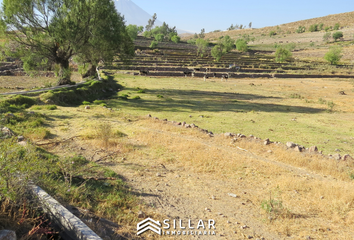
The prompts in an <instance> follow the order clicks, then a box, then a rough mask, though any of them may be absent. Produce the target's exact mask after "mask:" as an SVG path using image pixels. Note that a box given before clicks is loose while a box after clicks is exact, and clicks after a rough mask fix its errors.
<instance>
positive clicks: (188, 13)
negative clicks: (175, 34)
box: [0, 0, 354, 33]
mask: <svg viewBox="0 0 354 240" xmlns="http://www.w3.org/2000/svg"><path fill="white" fill-rule="evenodd" d="M132 1H133V2H134V3H135V4H136V5H138V6H139V7H141V8H142V9H144V10H145V11H146V12H148V13H149V14H151V15H152V14H154V13H156V14H157V18H158V20H160V21H161V22H166V23H167V24H169V26H176V27H177V28H179V29H183V30H187V31H191V32H198V33H199V32H200V30H201V29H202V28H205V30H206V32H210V31H213V30H217V29H219V30H226V29H227V28H228V27H230V25H231V24H234V25H235V24H243V25H247V26H248V24H249V23H250V22H252V27H254V28H261V27H266V26H275V25H279V24H283V23H289V22H294V21H298V20H304V19H309V18H315V17H322V16H326V15H329V14H336V13H343V12H351V11H354V1H353V0H322V1H319V0H316V1H312V0H308V1H305V0H295V1H294V0H282V1H280V0H268V1H265V0H263V1H259V0H257V1H256V0H253V1H245V0H244V1H240V0H204V1H201V0H199V1H193V0H172V1H169V0H132ZM0 3H1V4H2V0H0ZM353 25H354V23H353Z"/></svg>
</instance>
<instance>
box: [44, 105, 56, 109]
mask: <svg viewBox="0 0 354 240" xmlns="http://www.w3.org/2000/svg"><path fill="white" fill-rule="evenodd" d="M46 109H48V110H56V109H57V106H56V105H48V106H46Z"/></svg>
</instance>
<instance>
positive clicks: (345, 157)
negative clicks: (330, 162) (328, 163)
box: [342, 154, 353, 161]
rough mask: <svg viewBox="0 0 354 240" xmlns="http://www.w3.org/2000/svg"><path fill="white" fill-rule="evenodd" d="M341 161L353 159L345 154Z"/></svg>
mask: <svg viewBox="0 0 354 240" xmlns="http://www.w3.org/2000/svg"><path fill="white" fill-rule="evenodd" d="M342 160H343V161H352V160H353V158H352V156H350V155H349V154H345V155H344V156H343V157H342Z"/></svg>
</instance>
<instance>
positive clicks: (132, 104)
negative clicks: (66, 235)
mask: <svg viewBox="0 0 354 240" xmlns="http://www.w3.org/2000/svg"><path fill="white" fill-rule="evenodd" d="M115 79H116V80H118V82H119V83H120V84H122V85H123V86H124V89H123V90H122V91H121V92H119V94H118V96H124V94H127V95H128V100H123V99H118V98H113V99H110V100H105V102H106V104H107V107H108V108H104V107H102V106H94V105H92V106H91V109H84V106H79V107H58V109H57V110H53V111H48V110H45V109H43V108H40V107H38V106H33V107H32V108H31V109H30V110H34V111H36V112H41V113H46V115H47V116H48V119H49V120H48V122H47V125H48V129H49V130H50V132H51V133H52V135H53V136H55V139H54V140H60V139H68V138H71V137H73V136H78V137H76V138H73V139H72V140H71V141H69V142H65V143H63V144H59V145H53V146H52V145H48V147H47V150H48V151H50V152H52V153H55V154H57V155H59V156H71V155H77V154H79V155H82V156H84V157H86V158H87V159H89V160H91V161H94V162H97V163H98V164H100V165H102V166H106V167H109V168H111V169H112V170H114V171H115V172H116V173H117V174H119V175H120V176H122V177H123V178H124V179H125V180H126V182H127V184H128V185H129V187H130V189H131V191H132V192H134V193H136V194H137V195H138V196H139V199H140V201H141V202H140V205H139V206H138V207H136V208H134V209H131V210H130V211H129V212H127V215H126V216H125V217H124V216H120V217H121V219H120V220H118V219H116V218H110V219H111V220H113V221H115V222H119V223H121V222H125V223H127V222H128V223H129V224H125V225H124V228H122V229H119V230H118V233H119V234H125V233H127V232H130V233H132V235H134V232H135V231H136V222H138V221H140V220H141V219H139V218H137V215H138V211H141V210H142V211H143V212H144V213H146V216H150V217H153V218H155V219H165V218H170V219H174V218H180V219H192V220H196V219H215V221H216V223H217V224H216V233H217V235H216V237H211V236H208V237H204V238H203V237H201V239H220V238H221V239H244V238H249V237H253V238H255V239H257V238H259V239H261V238H262V237H264V239H306V238H307V239H352V236H353V234H354V232H353V229H354V228H353V227H354V202H353V199H354V191H353V188H352V186H353V180H352V179H353V176H354V171H353V167H354V162H351V161H342V160H341V161H337V160H335V159H333V158H329V157H327V156H326V155H327V154H328V153H331V154H334V153H340V154H341V155H343V154H345V153H349V154H351V155H353V154H354V152H353V150H352V147H351V146H352V145H353V143H354V137H353V136H354V134H353V130H354V126H353V123H352V119H353V117H354V116H353V111H354V109H353V106H352V104H351V102H352V101H353V91H352V89H353V85H352V82H351V81H349V80H343V79H342V80H337V79H237V80H235V79H229V81H227V82H221V81H220V79H211V80H209V81H207V82H204V81H203V79H198V78H177V79H176V78H151V77H144V76H131V75H124V74H116V75H115ZM339 91H345V93H346V95H341V94H339ZM136 96H139V97H140V99H139V98H137V97H136ZM134 98H135V99H134ZM109 108H111V109H112V110H110V109H109ZM147 114H151V115H152V116H153V117H158V118H159V119H160V120H156V119H154V118H153V117H152V118H150V117H147ZM163 119H167V120H168V121H163ZM171 121H177V122H178V121H181V122H182V121H186V122H187V123H188V124H191V123H194V124H196V125H198V126H199V128H204V129H208V130H209V131H212V132H213V133H214V136H213V137H210V136H209V135H207V134H205V133H202V132H200V131H199V130H198V129H191V128H184V127H182V126H176V125H175V124H173V123H172V122H171ZM224 132H234V133H242V134H245V135H246V136H249V135H251V134H252V135H254V136H257V137H259V138H261V139H263V140H264V139H265V138H270V140H271V141H273V142H282V143H283V144H276V143H271V144H269V145H264V144H263V140H259V139H258V140H256V139H254V138H250V137H247V138H244V139H238V140H237V141H232V140H231V138H229V137H225V136H224V134H223V133H224ZM33 140H34V141H35V142H37V143H45V142H47V141H48V140H42V141H40V142H38V140H36V139H33ZM50 141H52V140H50ZM287 141H293V142H296V143H298V144H301V145H304V146H305V147H310V146H313V145H316V146H318V147H319V150H321V151H323V153H324V155H321V154H310V153H300V152H296V151H294V150H293V149H287V147H285V145H284V143H285V142H287ZM336 149H337V150H338V151H340V152H337V151H336ZM230 194H236V195H237V197H236V198H235V197H232V196H230ZM105 204H111V203H110V202H107V203H102V207H101V208H100V209H101V210H102V212H100V211H97V212H95V214H97V215H98V216H100V215H101V214H102V216H104V206H105ZM107 206H108V205H107ZM87 207H88V208H89V206H87ZM124 218H126V219H125V220H123V219H124ZM149 234H150V235H149ZM144 236H145V237H146V238H147V239H154V238H157V235H154V234H152V233H147V234H146V235H144ZM161 238H162V239H166V238H168V237H161ZM171 238H172V237H171Z"/></svg>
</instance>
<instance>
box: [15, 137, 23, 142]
mask: <svg viewBox="0 0 354 240" xmlns="http://www.w3.org/2000/svg"><path fill="white" fill-rule="evenodd" d="M24 140H25V138H24V137H23V136H18V137H17V141H19V142H22V141H24Z"/></svg>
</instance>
